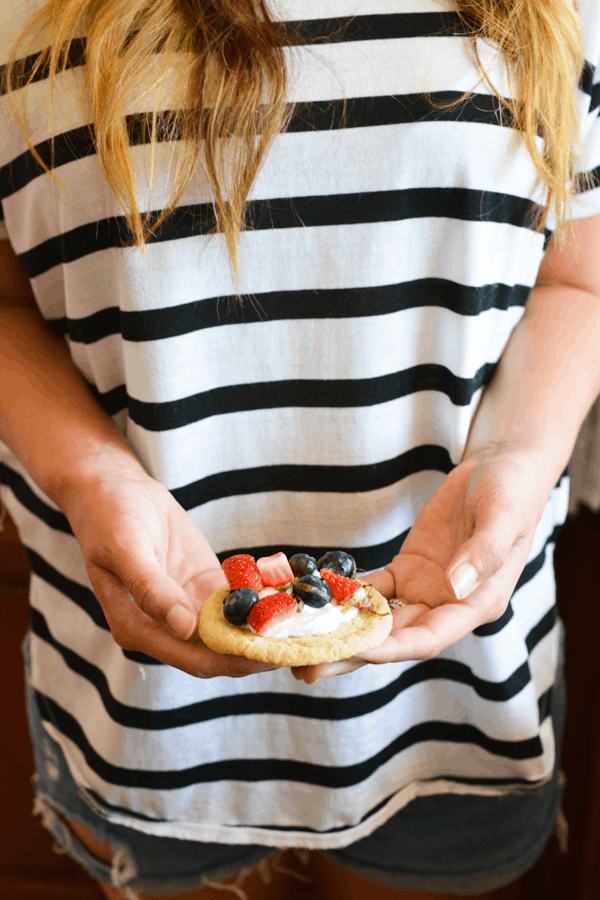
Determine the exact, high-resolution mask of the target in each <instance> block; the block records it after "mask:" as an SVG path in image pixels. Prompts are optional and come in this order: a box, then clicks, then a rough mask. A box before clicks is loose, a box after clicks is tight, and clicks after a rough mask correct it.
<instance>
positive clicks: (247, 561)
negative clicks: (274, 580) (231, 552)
mask: <svg viewBox="0 0 600 900" xmlns="http://www.w3.org/2000/svg"><path fill="white" fill-rule="evenodd" d="M221 568H222V569H223V572H224V573H225V578H226V579H227V581H228V582H229V587H230V588H231V590H232V591H237V589H238V588H250V589H251V590H253V591H256V593H257V594H258V593H260V591H262V589H263V587H264V584H263V581H262V578H261V575H260V572H259V571H258V569H257V567H256V563H255V561H254V557H253V556H250V554H249V553H239V554H238V555H237V556H230V557H229V559H226V560H225V561H224V562H223V564H222V565H221Z"/></svg>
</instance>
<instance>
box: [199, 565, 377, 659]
mask: <svg viewBox="0 0 600 900" xmlns="http://www.w3.org/2000/svg"><path fill="white" fill-rule="evenodd" d="M357 580H359V579H357ZM363 583H364V582H363ZM230 590H231V588H230V587H229V585H224V586H223V587H222V588H219V590H218V591H215V592H214V594H211V595H210V597H209V598H208V600H207V601H206V603H205V604H204V606H203V607H202V609H201V610H200V615H199V616H198V634H199V635H200V637H201V638H202V640H203V641H204V643H205V644H206V646H207V647H209V648H210V649H211V650H215V651H216V652H217V653H223V654H233V655H234V656H245V657H246V658H247V659H258V660H260V661H261V662H268V663H272V664H273V665H280V666H312V665H316V664H317V663H326V662H335V661H336V660H338V659H348V658H349V657H351V656H354V654H355V653H363V652H364V651H365V650H373V649H374V648H375V647H379V645H380V644H382V643H383V642H384V640H385V639H386V637H387V636H388V634H389V633H390V631H391V630H392V614H391V612H390V608H389V606H388V602H387V600H386V599H385V597H382V595H381V594H380V593H378V591H376V590H375V589H374V588H372V589H371V590H372V593H371V609H361V610H360V612H359V614H358V615H357V616H355V617H354V619H352V620H351V621H350V622H344V623H343V624H342V625H340V626H339V627H338V628H336V630H335V631H332V632H330V633H329V634H319V635H313V636H312V637H306V636H304V637H287V638H269V637H261V636H260V635H259V634H253V633H252V632H250V631H247V630H246V629H242V628H240V627H239V626H238V625H232V624H231V623H230V622H228V621H227V619H226V618H225V616H224V615H223V600H224V599H225V597H226V596H227V594H228V593H229V592H230ZM372 610H373V611H372Z"/></svg>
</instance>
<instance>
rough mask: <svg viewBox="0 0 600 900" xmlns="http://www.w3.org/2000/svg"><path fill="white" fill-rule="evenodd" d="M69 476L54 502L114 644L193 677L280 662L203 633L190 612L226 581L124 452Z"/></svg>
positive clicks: (168, 500)
mask: <svg viewBox="0 0 600 900" xmlns="http://www.w3.org/2000/svg"><path fill="white" fill-rule="evenodd" d="M81 484H83V485H84V487H83V488H81V487H80V485H81ZM78 485H79V486H78V488H77V489H73V487H72V486H71V489H70V490H68V491H65V493H64V494H63V496H62V497H61V504H60V505H61V506H62V508H63V510H64V512H65V515H66V516H67V518H68V520H69V523H70V525H71V528H72V529H73V533H74V535H75V537H76V538H77V540H78V541H79V544H80V546H81V549H82V552H83V557H84V561H85V566H86V569H87V573H88V576H89V579H90V582H91V584H92V588H93V590H94V593H95V595H96V597H97V598H98V601H99V602H100V605H101V606H102V609H103V611H104V615H105V617H106V621H107V622H108V626H109V628H110V630H111V633H112V636H113V638H114V639H115V641H116V642H117V644H118V645H119V646H120V647H122V648H123V649H124V650H135V651H138V652H141V653H145V654H147V655H148V656H152V657H154V659H158V660H159V661H160V662H163V663H166V664H167V665H170V666H173V667H175V668H177V669H181V670H182V671H183V672H187V673H188V674H189V675H194V676H195V677H198V678H215V677H216V676H219V675H224V676H229V677H233V678H235V677H240V676H244V675H252V674H254V673H256V672H264V671H269V670H271V669H276V668H279V667H278V666H273V665H268V664H266V663H261V662H257V661H254V660H249V659H246V658H245V657H243V656H223V655H221V654H219V653H215V652H214V651H212V650H209V648H208V647H206V646H205V645H204V644H203V643H202V641H201V640H200V638H199V636H198V632H197V624H198V613H199V611H200V608H201V607H202V605H203V603H204V602H205V600H206V599H207V598H208V597H209V595H210V594H211V593H212V592H213V591H215V590H216V589H217V588H219V587H221V586H222V585H223V584H225V581H226V579H225V577H224V575H223V571H222V569H221V566H220V564H219V560H218V559H217V556H216V555H215V553H214V552H213V551H212V549H211V548H210V546H209V544H208V542H207V541H206V539H205V538H204V536H203V535H202V533H201V532H200V531H199V529H198V528H197V526H196V525H195V524H194V522H193V520H192V519H191V517H190V516H189V515H188V514H187V512H186V511H185V510H184V509H183V507H182V506H180V504H179V503H177V501H176V500H175V499H174V498H173V497H172V495H171V494H170V493H169V491H168V490H167V489H166V488H165V487H164V486H163V485H161V484H160V483H159V482H158V481H155V480H154V479H153V478H151V477H150V476H149V475H148V474H147V473H146V472H145V470H144V469H143V468H142V466H141V465H140V464H139V463H138V462H137V460H135V458H134V457H133V456H129V455H128V454H125V453H116V454H115V453H110V452H109V453H107V454H106V455H104V454H102V455H101V456H100V457H97V458H96V459H95V460H94V461H93V462H92V463H91V464H90V465H89V467H88V472H87V474H86V477H85V479H83V481H82V480H81V479H79V481H78ZM131 598H133V600H132V599H131ZM134 601H135V602H134Z"/></svg>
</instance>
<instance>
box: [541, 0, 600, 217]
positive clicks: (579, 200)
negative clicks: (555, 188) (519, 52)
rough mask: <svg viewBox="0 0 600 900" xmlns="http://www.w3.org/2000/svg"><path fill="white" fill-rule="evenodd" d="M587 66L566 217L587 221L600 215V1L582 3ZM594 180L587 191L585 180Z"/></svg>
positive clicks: (582, 80) (581, 86)
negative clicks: (575, 163) (575, 173)
mask: <svg viewBox="0 0 600 900" xmlns="http://www.w3.org/2000/svg"><path fill="white" fill-rule="evenodd" d="M579 17H580V22H581V32H582V35H583V44H584V56H585V63H584V67H583V71H582V74H581V78H580V82H579V88H578V90H577V108H578V115H579V131H580V135H581V144H582V149H583V158H582V157H581V153H580V152H579V150H578V151H577V157H578V165H577V175H576V178H575V181H574V185H573V187H574V189H575V192H576V193H575V197H574V198H573V199H572V201H571V202H570V203H568V204H567V209H566V217H567V220H570V219H573V220H575V219H586V218H589V217H590V216H597V215H600V115H599V113H600V0H579ZM586 175H587V176H589V177H591V179H592V184H591V186H590V187H588V188H586V186H585V182H584V180H583V179H584V176H586ZM546 227H547V228H548V229H549V230H550V231H554V229H555V227H556V217H555V207H554V203H551V204H550V209H549V211H548V218H547V220H546Z"/></svg>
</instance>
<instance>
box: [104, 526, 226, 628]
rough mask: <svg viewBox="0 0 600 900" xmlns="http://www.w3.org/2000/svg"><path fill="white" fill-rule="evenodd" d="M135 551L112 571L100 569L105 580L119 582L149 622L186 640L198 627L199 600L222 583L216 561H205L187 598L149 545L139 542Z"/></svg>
mask: <svg viewBox="0 0 600 900" xmlns="http://www.w3.org/2000/svg"><path fill="white" fill-rule="evenodd" d="M136 551H137V552H135V551H134V552H132V548H131V547H130V552H129V553H128V554H127V558H126V559H123V557H120V558H119V561H118V562H119V565H118V566H117V565H115V566H114V567H112V566H111V569H112V571H110V570H109V569H107V568H105V567H103V568H104V574H105V576H109V580H110V581H112V582H115V581H116V582H120V583H121V584H122V585H123V586H124V588H125V590H127V591H128V592H129V594H130V595H131V596H132V597H133V600H134V601H135V603H136V605H137V606H138V607H139V608H140V609H141V610H142V612H143V613H145V614H146V615H147V616H149V618H151V619H153V620H154V621H155V622H158V623H159V624H161V625H163V624H166V625H168V626H169V628H170V629H171V631H172V632H173V633H174V634H175V635H176V636H177V637H179V638H183V640H188V638H190V637H191V636H192V634H193V633H194V632H195V630H196V628H197V626H198V612H199V609H200V606H201V605H202V603H201V600H204V599H206V597H208V596H209V594H211V593H212V592H213V591H214V590H216V589H217V588H218V587H220V586H221V585H222V584H223V583H224V580H225V578H224V575H223V571H222V570H221V568H220V567H219V563H218V560H217V558H216V557H215V560H214V562H213V560H211V559H209V560H207V561H206V568H205V569H204V571H202V570H201V571H199V572H198V571H196V572H195V573H194V576H193V578H192V579H191V580H190V582H189V586H190V588H191V590H190V593H189V594H188V592H187V591H186V590H185V589H184V588H183V587H182V586H181V585H180V584H179V583H178V582H177V581H176V580H175V579H174V578H172V577H171V576H170V575H168V574H167V572H165V571H164V569H163V568H162V567H161V566H160V564H159V562H158V560H157V559H156V556H155V554H154V551H153V549H152V547H151V546H150V545H148V546H144V541H140V542H139V543H138V545H137V547H136ZM115 562H116V560H115ZM200 564H201V561H200ZM111 576H112V577H111Z"/></svg>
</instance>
